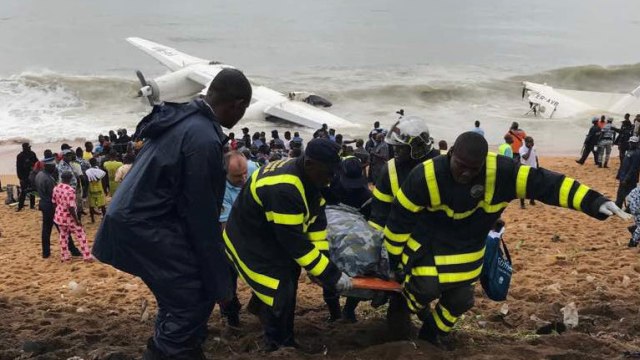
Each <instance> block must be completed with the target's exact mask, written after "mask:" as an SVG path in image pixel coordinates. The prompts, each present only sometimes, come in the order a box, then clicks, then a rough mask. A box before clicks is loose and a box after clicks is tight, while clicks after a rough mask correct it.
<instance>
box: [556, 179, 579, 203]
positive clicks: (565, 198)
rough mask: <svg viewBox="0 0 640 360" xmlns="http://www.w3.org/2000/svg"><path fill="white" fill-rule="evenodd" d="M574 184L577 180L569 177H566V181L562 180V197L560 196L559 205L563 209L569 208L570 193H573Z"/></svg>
mask: <svg viewBox="0 0 640 360" xmlns="http://www.w3.org/2000/svg"><path fill="white" fill-rule="evenodd" d="M574 182H575V180H573V179H572V178H569V177H565V178H564V180H562V185H561V186H560V195H559V199H558V203H559V204H560V206H562V207H563V208H567V207H569V192H570V191H571V187H572V186H573V183H574Z"/></svg>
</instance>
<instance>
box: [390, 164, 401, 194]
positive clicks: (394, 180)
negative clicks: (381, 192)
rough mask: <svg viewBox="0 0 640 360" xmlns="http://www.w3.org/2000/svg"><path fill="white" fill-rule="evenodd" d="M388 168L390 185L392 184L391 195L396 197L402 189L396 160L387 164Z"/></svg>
mask: <svg viewBox="0 0 640 360" xmlns="http://www.w3.org/2000/svg"><path fill="white" fill-rule="evenodd" d="M387 167H388V169H389V183H390V184H391V194H392V195H393V196H396V194H397V193H398V190H399V189H400V184H398V172H397V170H396V159H391V160H389V161H388V162H387Z"/></svg>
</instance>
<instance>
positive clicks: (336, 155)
mask: <svg viewBox="0 0 640 360" xmlns="http://www.w3.org/2000/svg"><path fill="white" fill-rule="evenodd" d="M341 150H342V148H341V147H340V145H338V144H336V143H335V142H333V141H331V140H329V139H323V138H317V139H313V140H311V141H309V144H307V149H306V150H305V151H304V155H305V156H306V157H308V158H309V159H313V160H316V161H319V162H321V163H324V164H326V165H329V166H331V167H338V166H339V165H340V151H341Z"/></svg>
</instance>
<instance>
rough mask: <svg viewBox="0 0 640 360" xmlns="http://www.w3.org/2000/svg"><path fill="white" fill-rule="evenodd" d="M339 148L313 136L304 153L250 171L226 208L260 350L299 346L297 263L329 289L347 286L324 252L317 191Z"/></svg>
mask: <svg viewBox="0 0 640 360" xmlns="http://www.w3.org/2000/svg"><path fill="white" fill-rule="evenodd" d="M339 152H340V147H339V146H338V145H337V144H336V143H334V142H333V141H331V140H328V139H326V138H316V139H313V140H311V141H310V142H309V144H308V146H307V148H306V151H305V153H304V156H302V157H299V158H295V159H290V160H280V161H275V162H272V163H269V164H268V165H266V166H263V167H261V168H260V169H259V170H258V171H256V172H254V173H253V175H252V176H251V178H250V180H249V181H247V183H246V185H245V187H244V189H243V190H242V191H241V193H240V195H239V196H238V198H237V199H236V202H235V203H234V205H233V208H232V210H231V215H230V217H229V220H228V222H227V226H226V228H225V230H224V233H223V238H224V243H225V246H226V253H227V256H228V257H229V259H230V260H231V261H232V262H233V264H234V265H235V267H236V270H237V271H238V274H239V275H240V278H241V279H242V280H243V281H244V282H245V283H246V284H247V285H249V286H250V287H251V290H252V292H253V296H252V298H251V300H250V302H249V305H248V307H247V310H248V311H249V312H251V313H253V314H255V315H258V317H259V318H260V322H261V323H262V326H263V329H264V340H265V350H266V351H275V350H277V349H278V348H280V347H300V345H299V344H298V343H297V342H296V341H295V337H294V332H293V328H294V311H295V305H296V292H297V289H298V277H299V276H300V269H301V267H304V268H305V270H306V271H307V274H309V275H310V276H312V277H313V278H314V279H317V281H319V282H320V283H322V284H323V286H324V287H326V288H328V289H330V290H335V291H338V292H340V291H345V290H349V289H350V288H351V278H350V277H349V276H348V275H346V274H344V273H342V272H341V271H340V270H339V269H338V268H337V267H336V266H335V265H334V264H333V263H332V262H331V261H330V260H329V258H328V256H326V255H325V254H323V252H325V251H328V250H329V242H328V241H327V238H326V235H327V232H326V226H327V221H326V216H325V213H324V206H325V200H324V198H323V197H322V196H321V194H320V189H321V188H324V187H326V186H328V185H329V183H330V181H331V179H332V178H333V176H334V173H335V171H336V170H337V168H338V167H339V165H340V155H339Z"/></svg>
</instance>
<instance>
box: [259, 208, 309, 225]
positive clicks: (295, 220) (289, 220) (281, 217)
mask: <svg viewBox="0 0 640 360" xmlns="http://www.w3.org/2000/svg"><path fill="white" fill-rule="evenodd" d="M264 215H265V216H266V217H267V220H269V221H271V222H273V223H274V224H280V225H302V223H304V214H280V213H277V212H273V211H267V212H265V213H264Z"/></svg>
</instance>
